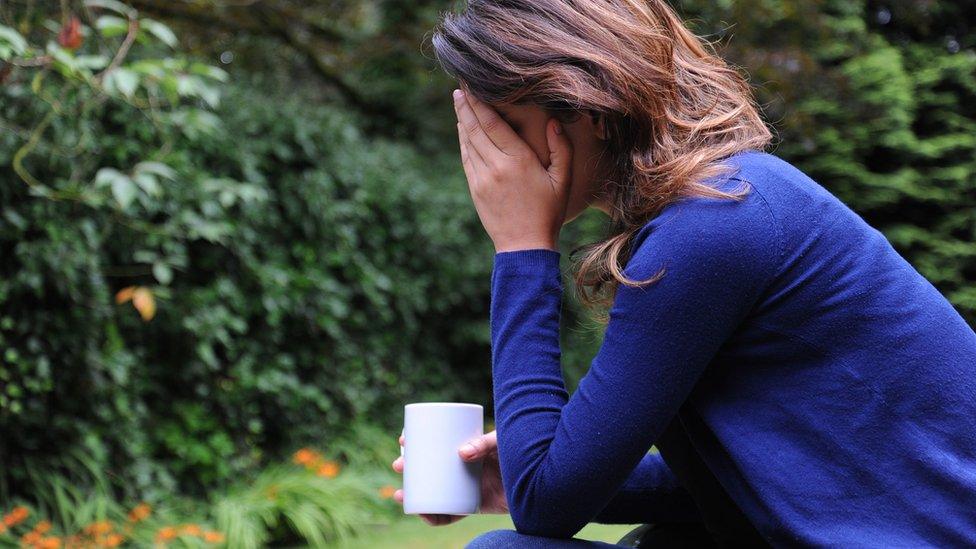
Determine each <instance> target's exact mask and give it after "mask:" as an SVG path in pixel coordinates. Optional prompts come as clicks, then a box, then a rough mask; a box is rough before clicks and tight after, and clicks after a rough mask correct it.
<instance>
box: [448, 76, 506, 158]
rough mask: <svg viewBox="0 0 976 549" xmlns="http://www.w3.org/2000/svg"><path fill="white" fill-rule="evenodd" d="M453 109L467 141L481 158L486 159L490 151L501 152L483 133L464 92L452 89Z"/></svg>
mask: <svg viewBox="0 0 976 549" xmlns="http://www.w3.org/2000/svg"><path fill="white" fill-rule="evenodd" d="M454 111H455V113H456V114H457V119H458V123H460V124H461V129H462V130H464V133H465V134H466V135H467V137H468V141H469V142H470V143H471V145H472V146H473V147H474V148H475V149H477V151H478V152H479V153H481V157H482V158H485V159H486V160H487V157H488V156H490V155H491V154H492V152H494V153H498V152H503V151H501V150H500V149H499V148H498V147H497V146H495V143H494V142H493V141H492V140H491V138H490V137H488V134H486V133H485V130H484V128H482V127H481V122H479V121H478V117H477V116H476V115H475V114H474V110H472V109H471V105H470V104H469V103H468V101H467V100H466V99H465V94H464V92H462V91H460V90H454Z"/></svg>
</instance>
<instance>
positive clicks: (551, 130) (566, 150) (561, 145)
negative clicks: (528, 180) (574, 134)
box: [546, 118, 573, 184]
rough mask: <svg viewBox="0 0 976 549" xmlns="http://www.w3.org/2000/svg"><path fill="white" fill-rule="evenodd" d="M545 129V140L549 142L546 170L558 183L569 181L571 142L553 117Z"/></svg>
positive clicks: (571, 158)
mask: <svg viewBox="0 0 976 549" xmlns="http://www.w3.org/2000/svg"><path fill="white" fill-rule="evenodd" d="M548 126H549V127H548V128H547V129H546V140H547V141H548V143H549V167H548V168H547V170H546V171H548V172H549V176H550V177H551V178H552V179H553V180H554V181H556V182H558V183H563V184H566V183H569V177H570V169H571V167H572V160H573V144H572V143H571V142H570V141H569V138H568V137H567V136H566V132H565V131H564V130H563V126H562V124H560V123H559V121H558V120H556V119H555V118H553V119H551V120H550V121H549V124H548Z"/></svg>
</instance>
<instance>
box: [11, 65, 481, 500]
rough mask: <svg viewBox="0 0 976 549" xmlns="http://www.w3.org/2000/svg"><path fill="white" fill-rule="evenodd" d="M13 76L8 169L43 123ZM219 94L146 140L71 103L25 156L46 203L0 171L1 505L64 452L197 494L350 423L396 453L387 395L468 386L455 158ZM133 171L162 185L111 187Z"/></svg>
mask: <svg viewBox="0 0 976 549" xmlns="http://www.w3.org/2000/svg"><path fill="white" fill-rule="evenodd" d="M52 79H53V77H52ZM28 85H29V82H27V81H26V80H24V81H14V82H13V84H12V85H9V86H5V87H4V88H2V91H0V113H2V117H3V120H4V121H5V123H10V124H12V125H16V126H21V127H23V128H25V130H24V132H22V133H20V134H18V133H16V132H12V133H4V134H3V136H2V137H0V162H2V163H5V164H6V163H8V162H10V161H11V159H12V156H13V155H14V154H15V152H16V151H18V150H20V148H21V147H22V146H23V145H24V139H23V135H24V133H25V132H27V131H29V129H28V128H30V125H31V124H32V123H33V122H35V121H37V120H41V119H42V118H43V117H44V116H45V114H46V113H47V112H50V104H49V103H47V102H45V101H43V100H42V99H41V98H39V97H38V96H37V95H34V94H31V93H29V91H28ZM55 85H57V82H52V84H51V86H52V87H53V86H55ZM222 91H223V92H224V93H225V96H224V98H223V101H222V103H221V107H220V108H219V109H218V110H217V111H215V112H211V111H209V110H208V109H206V108H202V107H203V106H201V105H200V104H193V103H192V102H191V104H190V105H189V106H187V104H186V102H184V103H183V107H181V108H174V109H173V110H172V112H169V113H166V117H164V121H163V122H162V123H161V124H160V125H159V126H156V125H154V124H152V121H151V120H148V119H147V118H146V116H144V114H143V113H142V112H141V111H140V110H139V109H136V108H133V107H132V106H130V105H128V104H126V103H125V102H120V101H108V102H98V101H97V100H94V92H92V91H91V90H87V89H86V88H84V87H79V88H75V89H73V90H72V92H71V93H74V94H77V95H76V96H75V97H72V98H69V99H66V100H65V104H71V105H73V107H72V108H74V109H75V110H74V111H73V112H71V113H66V115H65V116H56V117H55V118H54V122H53V123H52V124H51V125H50V127H49V128H47V129H46V130H45V132H44V134H43V139H42V140H41V141H40V143H39V144H38V146H37V147H36V148H35V149H33V150H32V151H30V154H29V155H28V156H27V157H26V160H25V161H24V167H25V168H26V169H27V170H28V172H29V173H30V174H31V175H32V176H33V177H34V178H36V179H37V180H38V181H42V182H44V184H45V185H46V186H48V187H49V188H50V189H51V192H49V193H48V194H52V193H60V194H61V195H63V196H64V198H58V199H54V198H43V197H39V196H35V195H36V194H37V193H36V192H32V190H31V188H30V187H29V186H28V185H27V184H26V183H25V182H24V181H23V180H21V178H20V177H18V175H17V174H15V173H12V172H9V171H4V172H2V175H0V255H2V257H3V261H2V265H0V304H2V311H3V312H2V314H0V346H2V347H3V356H2V362H0V380H2V382H3V390H2V391H0V395H2V396H0V430H2V437H0V438H2V442H0V444H2V445H3V448H2V451H3V453H4V458H5V462H6V463H5V467H4V473H6V474H7V475H9V477H8V478H7V480H8V481H13V482H14V483H15V484H14V490H15V491H16V483H17V482H18V481H19V480H21V479H20V478H18V472H19V471H21V470H22V468H21V466H22V465H23V464H24V463H27V462H32V463H34V464H38V463H44V460H48V459H51V460H55V459H56V458H57V456H59V455H61V454H63V453H65V452H69V451H73V450H80V451H83V452H85V453H88V454H92V455H95V456H100V459H101V462H102V463H104V464H105V465H106V466H107V467H110V468H111V469H112V470H113V471H114V472H115V473H116V474H117V475H119V476H120V477H121V478H124V479H128V480H129V481H131V482H132V484H131V487H132V489H133V490H134V491H136V492H139V493H146V492H152V491H154V490H158V491H162V492H165V491H166V490H170V489H173V488H176V487H180V488H183V489H189V490H190V491H198V490H201V489H202V488H204V487H206V486H207V485H210V484H213V483H214V482H217V481H220V480H223V479H228V478H230V477H231V476H232V475H233V474H234V473H236V472H239V471H241V470H244V469H247V468H249V467H251V466H252V465H254V464H255V463H257V462H259V461H261V460H262V459H263V458H264V457H266V456H265V454H266V453H268V452H270V453H272V454H281V453H284V452H288V451H290V450H293V449H294V448H295V447H297V446H298V445H300V444H304V443H308V442H310V441H322V440H328V439H329V437H335V436H337V435H339V434H341V433H342V431H343V429H344V427H345V426H346V425H347V424H348V422H349V420H350V419H351V418H355V417H361V418H362V417H368V418H371V419H372V420H375V421H376V422H378V423H381V424H384V425H388V426H390V430H391V444H392V441H393V440H394V439H393V438H392V433H393V432H394V431H393V428H394V426H395V424H396V421H397V418H399V416H400V415H401V414H402V412H401V410H402V408H401V406H402V404H403V403H404V402H407V401H410V400H413V399H420V398H432V399H438V398H443V399H453V398H471V393H470V391H466V394H465V395H460V394H458V393H459V392H460V391H461V390H462V389H463V388H466V387H468V388H470V387H484V386H485V385H486V383H487V379H488V377H489V376H490V367H489V363H488V348H487V344H488V341H487V323H486V322H487V320H486V319H487V308H486V307H487V302H486V288H487V286H486V285H487V281H488V276H489V271H490V267H491V254H490V248H489V246H490V242H488V241H487V239H486V238H485V237H484V235H483V231H482V229H481V228H480V226H479V225H477V217H476V216H475V215H474V211H473V208H472V206H471V205H470V200H469V199H468V197H467V189H466V186H465V185H464V181H463V178H462V174H461V173H460V170H459V169H458V167H457V166H456V162H454V161H453V158H452V157H448V156H442V157H434V158H431V157H426V156H422V155H420V154H418V153H417V152H416V151H414V150H413V149H411V148H410V147H409V146H407V145H404V144H398V143H393V142H387V141H383V140H380V139H370V138H367V137H364V136H363V135H362V134H361V133H360V132H359V131H358V130H357V121H356V120H355V119H354V117H352V116H351V115H349V114H345V113H343V112H342V111H340V110H337V109H335V108H332V107H329V106H323V105H320V104H315V103H313V102H310V101H306V100H302V99H300V98H293V99H290V100H288V101H275V102H271V101H268V99H267V97H266V96H265V95H263V94H262V93H261V92H260V91H256V90H255V89H254V88H253V86H251V85H249V83H241V84H235V85H227V86H223V87H222ZM69 101H70V103H69ZM75 107H76V108H75ZM72 147H74V149H71V148H72ZM147 160H151V161H152V162H153V163H149V164H147V163H146V161H147ZM140 163H142V164H140ZM106 167H109V168H113V169H115V170H118V172H117V173H116V172H113V171H100V170H102V169H103V168H106ZM147 173H149V174H150V176H151V177H153V178H154V179H155V180H156V181H155V184H156V186H158V187H159V190H158V192H156V193H150V192H145V190H144V189H143V188H142V187H141V186H138V185H137V186H136V188H135V189H132V190H130V191H126V190H121V191H117V190H116V189H115V182H114V180H113V178H123V179H125V178H129V179H130V180H137V179H138V178H139V177H143V178H145V177H147V176H146V174H147ZM140 174H142V175H141V176H140ZM99 180H104V182H105V185H106V188H102V187H101V186H99V184H98V181H99ZM124 185H125V183H124V182H123V183H121V184H120V187H121V186H124ZM150 188H151V186H150ZM73 193H74V194H73ZM127 193H128V194H127ZM129 194H132V195H133V196H132V197H130V196H129ZM75 195H77V197H75ZM120 197H122V200H121V201H120V200H118V199H119V198H120ZM127 200H128V202H126V201H127ZM132 286H137V287H145V288H148V289H149V290H150V291H151V292H152V293H153V296H154V298H155V302H156V313H155V316H154V317H153V318H151V320H149V321H148V322H147V321H144V320H143V319H142V317H141V316H140V315H139V314H138V313H137V311H136V310H135V309H134V308H133V307H132V305H131V303H130V302H127V303H122V304H117V303H115V301H114V299H113V296H114V295H115V294H116V293H117V292H119V291H120V290H122V289H123V288H127V287H132ZM52 463H53V461H52Z"/></svg>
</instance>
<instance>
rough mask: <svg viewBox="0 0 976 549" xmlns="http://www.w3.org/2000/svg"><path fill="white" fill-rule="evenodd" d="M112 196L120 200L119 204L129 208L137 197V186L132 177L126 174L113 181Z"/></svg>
mask: <svg viewBox="0 0 976 549" xmlns="http://www.w3.org/2000/svg"><path fill="white" fill-rule="evenodd" d="M112 196H114V197H115V200H116V201H118V203H119V206H122V208H127V207H129V204H132V200H133V199H135V197H136V186H135V184H134V183H133V181H132V180H131V179H129V178H128V177H126V176H124V175H123V176H121V177H117V178H115V179H114V180H113V181H112Z"/></svg>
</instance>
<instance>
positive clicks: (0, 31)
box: [0, 25, 27, 57]
mask: <svg viewBox="0 0 976 549" xmlns="http://www.w3.org/2000/svg"><path fill="white" fill-rule="evenodd" d="M0 44H7V45H8V46H9V49H10V50H11V52H12V53H13V55H11V56H10V57H13V56H16V55H23V53H24V52H26V51H27V40H25V39H24V37H23V36H21V34H20V33H19V32H17V31H16V30H14V29H12V28H10V27H7V26H4V25H0Z"/></svg>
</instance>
